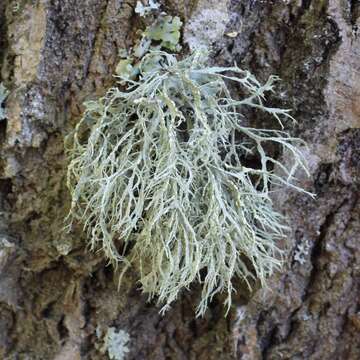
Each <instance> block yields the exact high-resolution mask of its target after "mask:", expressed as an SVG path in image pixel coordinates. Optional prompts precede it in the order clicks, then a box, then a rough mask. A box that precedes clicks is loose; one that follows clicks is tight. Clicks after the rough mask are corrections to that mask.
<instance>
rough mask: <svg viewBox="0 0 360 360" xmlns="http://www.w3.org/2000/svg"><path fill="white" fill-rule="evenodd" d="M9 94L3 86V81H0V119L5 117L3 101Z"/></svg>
mask: <svg viewBox="0 0 360 360" xmlns="http://www.w3.org/2000/svg"><path fill="white" fill-rule="evenodd" d="M8 95H9V91H8V90H7V89H6V88H5V86H4V85H3V83H0V120H4V119H5V118H6V113H5V108H4V107H3V106H4V102H5V100H6V98H7V96H8Z"/></svg>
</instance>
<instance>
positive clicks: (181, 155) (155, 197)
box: [66, 51, 307, 315]
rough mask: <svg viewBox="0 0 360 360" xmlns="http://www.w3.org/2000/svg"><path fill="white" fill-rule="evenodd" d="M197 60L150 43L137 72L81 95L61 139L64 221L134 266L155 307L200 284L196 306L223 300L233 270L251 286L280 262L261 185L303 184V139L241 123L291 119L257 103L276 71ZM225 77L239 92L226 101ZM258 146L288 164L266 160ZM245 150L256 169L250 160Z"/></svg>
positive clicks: (199, 55) (273, 219) (280, 225)
mask: <svg viewBox="0 0 360 360" xmlns="http://www.w3.org/2000/svg"><path fill="white" fill-rule="evenodd" d="M207 63H208V57H207V53H204V52H195V53H193V54H191V55H190V56H188V57H186V58H184V59H183V60H180V61H178V60H177V58H176V57H175V56H174V55H171V54H168V53H166V52H161V51H151V52H150V53H148V54H147V55H145V56H144V57H143V58H142V60H141V62H140V64H139V72H140V75H139V78H138V80H129V79H128V78H127V77H122V78H120V81H121V82H122V83H125V84H126V85H127V90H126V91H121V90H120V89H119V88H118V87H116V86H115V87H113V88H111V89H110V90H109V91H108V92H107V94H106V95H105V97H103V98H101V99H99V100H97V101H90V102H87V103H86V111H85V113H84V116H83V118H82V120H81V121H80V122H79V123H78V125H77V126H76V128H75V131H74V134H73V135H72V136H71V137H69V138H68V141H67V144H66V149H67V155H68V157H69V159H70V163H69V167H68V181H67V184H68V187H69V189H70V191H71V197H72V203H71V210H70V214H69V218H70V220H72V221H74V220H75V221H79V222H81V223H82V224H83V225H84V230H85V231H86V232H87V234H88V239H89V246H90V249H91V250H98V249H102V251H103V253H104V255H105V256H106V258H107V259H109V261H110V262H111V263H113V264H114V265H115V266H118V264H123V267H124V269H127V268H128V267H129V266H132V265H134V266H136V268H137V269H138V271H139V281H140V284H141V286H142V290H143V291H144V292H145V293H147V294H149V296H150V298H153V297H157V299H158V301H159V302H160V303H161V304H164V305H163V308H162V310H163V311H164V310H166V309H168V308H169V306H170V304H171V303H172V302H173V301H175V300H176V298H177V297H178V295H179V293H180V292H181V291H182V290H184V289H188V288H189V287H190V285H191V284H192V283H193V282H196V281H197V282H199V283H200V284H201V286H202V296H201V301H200V303H199V304H198V308H197V314H198V315H203V314H204V312H205V310H206V308H207V306H208V303H209V301H211V299H212V298H213V297H214V295H215V294H217V293H220V292H226V293H227V296H226V301H225V305H226V306H227V309H229V308H230V305H231V295H232V292H233V291H234V288H233V282H232V280H233V278H234V277H238V278H240V279H241V280H242V281H244V282H245V283H246V284H247V286H248V287H249V289H251V288H252V284H253V283H254V281H255V280H256V279H259V280H260V283H261V284H265V281H266V278H267V277H268V276H270V275H271V274H272V273H273V271H274V270H276V269H279V268H280V266H281V254H282V251H281V250H280V249H279V248H278V246H277V244H276V242H277V240H279V239H280V238H282V237H283V236H284V234H285V230H286V226H285V225H284V221H283V217H282V216H281V215H280V214H279V213H278V212H276V211H275V210H274V209H273V206H272V199H271V196H270V194H271V192H272V191H274V187H278V188H283V187H284V186H288V187H291V188H293V189H297V190H300V191H303V190H302V189H301V188H300V187H299V186H298V185H297V184H296V180H295V179H294V174H295V172H296V170H297V169H298V168H302V169H304V170H305V171H306V170H307V169H306V165H305V161H304V158H303V156H302V153H301V151H300V150H299V147H300V146H302V145H304V143H303V141H301V140H300V139H297V138H294V137H291V136H290V135H289V134H288V133H287V132H285V131H283V130H281V129H280V130H279V129H276V128H275V129H273V128H272V127H273V126H274V125H275V124H274V125H272V124H270V123H269V127H270V128H268V129H256V128H253V127H249V126H246V125H245V118H246V116H247V115H245V114H248V110H249V109H251V110H253V111H260V112H261V113H262V114H263V116H266V115H268V116H270V117H272V118H273V119H275V120H276V121H275V122H276V123H277V124H278V125H279V126H280V127H282V122H283V121H285V120H292V117H291V116H290V114H289V111H288V110H284V109H279V108H272V107H268V106H266V105H265V104H264V100H265V94H266V93H267V92H271V91H273V90H274V84H275V83H276V81H277V80H278V78H277V77H275V76H271V77H270V78H269V79H268V81H267V82H266V83H265V84H260V83H259V82H258V80H257V79H256V78H255V77H254V76H253V75H252V74H251V73H249V72H248V71H245V70H241V69H240V68H238V67H237V66H233V67H228V68H223V67H208V66H207ZM149 64H151V66H149ZM229 82H232V83H233V84H234V85H236V86H238V87H240V88H241V89H242V92H243V93H244V94H246V95H245V96H244V97H243V98H240V99H237V98H233V97H232V96H231V93H230V90H229V88H228V83H229ZM269 144H273V145H275V146H278V147H279V149H281V150H282V151H283V152H284V153H287V154H288V158H291V159H292V163H291V164H289V165H288V164H283V163H282V162H280V161H279V160H278V159H276V158H274V157H272V156H271V155H270V154H269V153H268V152H267V148H268V145H269ZM250 156H251V158H256V157H257V158H258V159H259V166H250V165H249V164H250V162H249V161H248V160H247V159H248V158H249V157H250ZM274 167H276V168H277V171H274ZM205 270H206V272H205V273H204V271H205ZM120 281H121V277H120Z"/></svg>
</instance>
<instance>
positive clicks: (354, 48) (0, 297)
mask: <svg viewBox="0 0 360 360" xmlns="http://www.w3.org/2000/svg"><path fill="white" fill-rule="evenodd" d="M135 3H136V1H134V0H128V1H119V0H107V1H102V0H86V1H76V0H43V1H27V0H22V1H17V2H16V1H10V0H6V1H2V2H1V4H0V37H1V38H0V65H1V81H2V82H4V84H5V85H6V86H7V88H9V89H10V90H11V94H10V96H9V98H8V100H7V103H6V108H7V115H8V119H7V120H6V122H5V121H4V122H1V123H0V142H1V143H0V151H1V159H0V207H1V208H0V358H4V359H104V358H107V355H106V354H103V353H102V352H101V347H102V345H103V344H102V342H103V339H102V338H101V337H100V336H99V333H100V332H106V330H107V329H108V328H109V327H110V326H111V327H115V328H117V329H122V330H124V331H126V332H127V333H129V335H130V342H129V344H128V346H129V348H130V352H129V353H128V355H127V359H204V360H205V359H359V358H360V343H359V330H360V308H359V298H360V289H359V271H360V254H359V244H360V235H359V234H360V216H359V215H360V202H359V187H360V175H359V174H360V157H359V151H360V101H359V98H360V60H359V59H360V35H359V34H358V32H359V30H358V29H359V26H360V20H359V15H360V13H359V12H360V10H359V9H360V7H359V5H358V3H357V2H356V1H350V0H349V1H347V0H328V1H323V0H321V1H314V0H313V1H311V0H306V1H300V0H299V1H297V0H295V1H270V0H269V1H256V0H252V1H249V0H233V1H218V2H216V3H217V4H216V6H217V10H218V11H219V9H222V10H221V11H224V12H226V13H227V19H228V22H227V24H226V30H225V33H231V32H236V33H237V36H236V37H229V36H226V35H222V36H219V37H218V38H216V39H213V42H214V43H213V52H212V53H213V61H214V62H215V63H217V64H221V65H224V64H226V65H231V64H232V63H233V62H234V61H236V62H237V63H238V64H239V65H240V66H242V67H244V68H249V69H250V70H251V71H252V72H253V73H255V74H256V75H257V76H258V78H259V79H261V80H265V79H266V78H267V76H269V75H270V74H277V75H279V76H280V77H281V78H282V79H283V81H282V82H281V83H280V84H279V91H278V92H277V94H278V95H275V94H274V95H273V96H272V98H271V99H270V100H271V102H272V103H273V104H276V105H279V106H282V107H289V108H292V109H294V116H295V118H296V119H297V121H298V123H297V125H296V126H295V127H289V128H288V129H287V130H288V131H290V132H291V133H292V134H294V135H296V136H300V137H302V138H304V139H305V140H306V141H307V142H308V144H309V150H308V152H307V157H308V159H309V163H310V167H311V178H310V179H308V178H303V179H301V180H302V183H303V186H305V187H306V188H307V189H308V190H310V191H313V192H315V193H316V194H317V198H316V200H313V199H311V198H309V197H306V196H303V195H299V194H294V193H292V192H286V193H283V194H281V195H279V196H277V197H276V199H275V203H276V206H277V207H278V208H279V209H281V211H283V212H284V213H285V214H286V215H287V217H288V218H289V225H290V227H291V229H292V231H291V233H290V234H289V236H288V238H287V239H286V244H285V243H284V246H286V247H287V248H288V257H287V261H286V264H285V267H284V270H283V272H282V273H279V274H276V275H274V276H273V277H272V278H271V279H270V280H269V288H268V289H260V290H258V291H257V292H256V293H253V294H252V295H251V296H250V297H248V296H247V295H245V294H242V293H241V291H240V289H239V292H238V293H237V294H235V295H234V306H233V309H232V310H231V313H230V315H229V316H228V317H227V318H224V311H223V307H222V299H221V297H218V298H216V299H215V300H214V302H213V303H212V305H211V307H210V309H209V310H208V312H207V314H206V316H205V317H204V318H203V319H195V318H194V306H195V304H196V303H197V300H198V297H199V291H198V288H197V286H196V285H194V287H193V288H192V289H191V291H190V292H186V293H184V294H183V296H182V297H181V299H179V300H178V301H177V302H176V303H175V304H174V306H173V308H172V309H171V310H170V311H169V312H168V313H167V314H166V315H165V316H163V317H162V316H160V315H159V314H158V310H159V307H157V306H156V304H154V303H147V301H146V297H145V296H143V295H142V294H141V293H140V291H139V290H138V289H137V284H136V273H135V270H134V272H133V273H129V274H128V275H127V278H126V280H125V283H124V285H123V286H122V288H121V289H120V291H117V280H116V274H114V272H113V270H112V269H111V268H109V267H107V266H106V263H105V262H104V260H103V259H102V258H101V255H100V254H89V253H88V252H87V251H86V248H85V245H84V244H86V239H85V236H84V234H82V232H81V228H80V227H79V228H78V229H75V228H74V229H72V231H71V233H70V234H67V233H65V232H64V231H63V227H64V217H65V216H66V210H67V209H68V206H69V196H68V193H67V190H66V186H65V178H64V176H65V171H66V161H65V159H64V155H63V140H64V137H65V136H66V135H67V134H68V133H69V132H70V131H71V129H72V128H73V126H74V124H75V123H76V122H77V120H78V119H79V117H80V116H81V113H82V111H83V107H82V103H83V101H84V100H88V99H93V98H96V97H97V96H100V95H102V94H103V93H104V92H105V91H106V88H107V87H108V86H109V85H111V84H112V83H113V78H112V74H113V72H114V68H115V67H116V63H117V60H118V51H119V49H121V48H123V47H126V46H131V44H132V41H133V38H134V36H135V31H136V29H137V28H138V27H139V26H140V23H139V20H138V19H137V18H136V17H134V11H133V10H134V6H135ZM164 5H165V7H166V8H167V9H169V11H173V12H174V13H175V12H176V13H177V14H180V15H181V16H182V17H183V18H184V20H185V22H186V23H191V21H195V20H194V19H195V18H196V17H197V16H200V15H201V14H202V12H201V10H202V9H206V8H211V1H210V0H199V1H198V3H197V5H196V2H194V1H189V2H187V1H179V2H177V3H175V2H173V1H170V0H169V1H167V3H166V4H164ZM221 6H222V7H223V8H221ZM190 8H194V9H195V10H194V11H193V13H192V15H191V14H190V11H188V10H189V9H190ZM199 14H200V15H199ZM202 21H205V22H206V19H205V20H204V19H203V20H202ZM195 35H196V34H195ZM184 40H186V39H184ZM207 41H208V40H207ZM253 122H254V123H256V124H257V125H259V126H261V125H263V126H266V123H264V120H263V119H261V118H256V119H253Z"/></svg>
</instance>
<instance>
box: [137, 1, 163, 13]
mask: <svg viewBox="0 0 360 360" xmlns="http://www.w3.org/2000/svg"><path fill="white" fill-rule="evenodd" d="M159 7H160V4H158V3H157V2H156V1H154V0H149V1H148V2H147V5H144V4H143V3H142V2H141V1H138V2H137V3H136V7H135V13H136V14H139V15H140V16H146V15H148V14H149V13H151V12H152V11H154V10H158V9H159Z"/></svg>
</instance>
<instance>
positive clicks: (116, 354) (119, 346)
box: [100, 327, 130, 360]
mask: <svg viewBox="0 0 360 360" xmlns="http://www.w3.org/2000/svg"><path fill="white" fill-rule="evenodd" d="M129 341H130V336H129V334H128V333H127V332H126V331H124V330H121V329H120V330H119V331H116V328H114V327H109V328H108V330H107V332H106V334H105V336H104V344H103V346H102V347H101V349H100V352H102V353H103V354H105V353H106V352H107V353H108V356H109V358H110V359H111V360H124V359H125V358H126V355H127V354H128V353H129V351H130V349H129Z"/></svg>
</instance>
